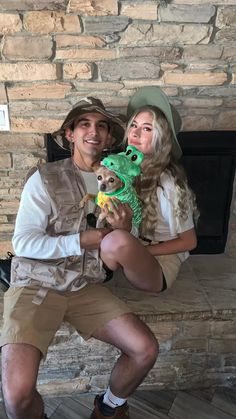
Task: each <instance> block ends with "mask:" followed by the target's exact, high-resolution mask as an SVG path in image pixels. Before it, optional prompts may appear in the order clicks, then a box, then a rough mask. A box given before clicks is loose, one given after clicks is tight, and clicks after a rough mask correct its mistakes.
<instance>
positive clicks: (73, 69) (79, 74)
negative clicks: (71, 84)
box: [63, 63, 92, 80]
mask: <svg viewBox="0 0 236 419" xmlns="http://www.w3.org/2000/svg"><path fill="white" fill-rule="evenodd" d="M63 78H64V79H65V80H69V79H73V80H88V79H91V78H92V67H91V65H89V64H85V63H84V64H81V63H66V64H64V65H63Z"/></svg>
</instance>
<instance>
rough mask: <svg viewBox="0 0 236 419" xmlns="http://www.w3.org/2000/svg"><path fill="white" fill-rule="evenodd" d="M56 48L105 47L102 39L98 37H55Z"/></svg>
mask: <svg viewBox="0 0 236 419" xmlns="http://www.w3.org/2000/svg"><path fill="white" fill-rule="evenodd" d="M55 41H56V47H57V49H58V48H67V47H72V46H76V47H83V48H102V47H104V46H105V45H106V42H105V41H104V39H102V38H100V37H98V36H81V35H56V36H55Z"/></svg>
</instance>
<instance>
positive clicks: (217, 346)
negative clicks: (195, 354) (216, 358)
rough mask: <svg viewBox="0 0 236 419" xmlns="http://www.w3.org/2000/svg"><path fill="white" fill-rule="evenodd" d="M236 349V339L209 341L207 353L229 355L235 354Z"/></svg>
mask: <svg viewBox="0 0 236 419" xmlns="http://www.w3.org/2000/svg"><path fill="white" fill-rule="evenodd" d="M235 347H236V338H235V339H225V338H224V339H209V351H210V352H213V353H214V352H215V353H220V354H229V353H232V354H234V353H235Z"/></svg>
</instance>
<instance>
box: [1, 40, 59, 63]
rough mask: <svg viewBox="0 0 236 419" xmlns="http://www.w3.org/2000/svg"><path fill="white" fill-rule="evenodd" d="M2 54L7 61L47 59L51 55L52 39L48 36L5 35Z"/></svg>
mask: <svg viewBox="0 0 236 419" xmlns="http://www.w3.org/2000/svg"><path fill="white" fill-rule="evenodd" d="M2 54H3V56H4V57H5V58H7V59H8V60H9V61H11V60H13V61H14V60H19V61H24V60H47V59H50V58H51V57H52V39H51V37H48V36H45V37H44V36H42V37H28V36H15V37H8V36H7V37H6V39H5V42H4V45H3V49H2Z"/></svg>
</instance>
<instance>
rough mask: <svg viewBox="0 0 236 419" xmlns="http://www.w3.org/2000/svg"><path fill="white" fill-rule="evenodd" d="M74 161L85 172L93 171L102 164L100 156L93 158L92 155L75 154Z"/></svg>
mask: <svg viewBox="0 0 236 419" xmlns="http://www.w3.org/2000/svg"><path fill="white" fill-rule="evenodd" d="M72 158H73V161H74V164H75V165H76V166H78V167H79V169H80V170H83V171H84V172H93V171H94V170H95V168H96V167H98V166H99V164H100V159H99V158H91V157H90V156H83V157H82V156H78V155H77V156H75V155H74V156H73V157H72Z"/></svg>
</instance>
